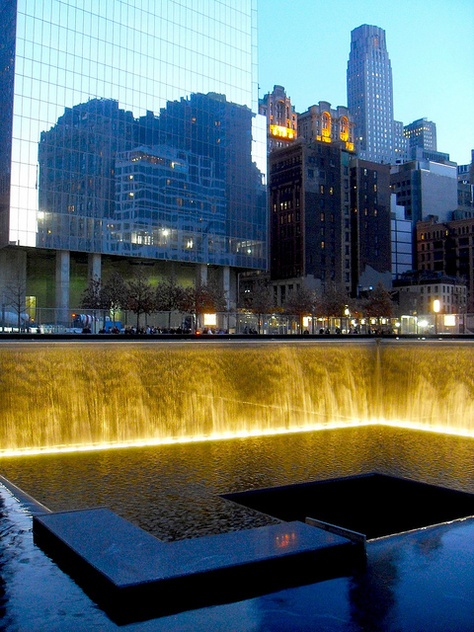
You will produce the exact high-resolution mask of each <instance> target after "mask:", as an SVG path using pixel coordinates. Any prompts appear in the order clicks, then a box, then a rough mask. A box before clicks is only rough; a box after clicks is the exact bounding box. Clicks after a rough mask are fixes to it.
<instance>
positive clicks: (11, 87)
mask: <svg viewBox="0 0 474 632" xmlns="http://www.w3.org/2000/svg"><path fill="white" fill-rule="evenodd" d="M0 17H1V20H2V25H3V31H2V35H1V36H0V72H1V75H2V76H1V80H2V93H1V95H0V103H1V110H2V120H1V121H0V128H1V129H0V142H1V157H0V187H1V189H0V247H2V248H10V249H11V248H13V247H15V248H17V249H18V248H23V249H26V250H27V251H28V249H37V250H40V249H41V250H45V249H46V250H47V251H51V250H52V251H57V252H61V253H63V254H62V255H61V256H62V257H63V260H64V253H74V252H79V253H86V254H90V255H96V256H98V255H107V256H117V257H141V258H146V259H152V260H153V259H155V260H172V261H177V262H191V263H196V264H207V265H209V264H212V265H216V266H229V267H231V268H233V269H234V271H238V270H241V269H265V268H266V262H267V246H266V244H267V226H266V224H267V219H266V173H265V172H266V127H265V119H264V118H263V117H261V116H260V115H258V86H257V69H256V18H257V12H256V0H239V2H238V3H235V2H232V0H179V1H174V0H173V1H172V0H120V1H117V2H111V1H110V0H61V1H59V0H50V1H48V2H43V1H42V0H0ZM28 256H31V253H30V254H29V255H28ZM63 263H64V261H63ZM60 269H61V266H57V267H56V276H57V275H58V274H59V273H58V270H60ZM96 270H97V265H96ZM56 293H57V292H56ZM62 302H63V303H64V302H65V299H64V297H63V299H62Z"/></svg>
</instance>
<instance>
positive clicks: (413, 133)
mask: <svg viewBox="0 0 474 632" xmlns="http://www.w3.org/2000/svg"><path fill="white" fill-rule="evenodd" d="M403 135H404V137H405V138H406V139H407V142H408V152H409V155H410V158H415V157H416V156H415V155H412V149H413V148H414V147H422V148H423V149H428V150H431V151H437V149H438V148H437V143H436V123H433V121H428V119H427V118H421V119H418V120H416V121H413V123H409V124H408V125H405V126H404V128H403Z"/></svg>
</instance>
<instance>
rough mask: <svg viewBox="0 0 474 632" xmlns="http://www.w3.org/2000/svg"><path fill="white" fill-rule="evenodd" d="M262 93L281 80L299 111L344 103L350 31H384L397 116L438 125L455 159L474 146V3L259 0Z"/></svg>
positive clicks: (464, 158)
mask: <svg viewBox="0 0 474 632" xmlns="http://www.w3.org/2000/svg"><path fill="white" fill-rule="evenodd" d="M258 15H259V18H258V26H259V30H258V38H259V41H258V44H259V85H260V97H262V96H263V95H264V94H266V93H267V92H270V91H271V90H272V89H273V86H274V85H275V84H278V85H282V86H284V87H285V89H286V93H287V95H288V96H289V97H291V100H292V103H293V105H294V106H295V108H296V111H297V112H303V111H305V110H306V109H307V108H308V107H309V106H310V105H313V104H314V103H317V102H318V101H329V102H330V103H331V104H332V106H333V107H335V106H337V105H347V96H346V68H347V60H348V57H349V49H350V37H351V35H350V34H351V31H352V29H354V28H356V27H358V26H360V25H361V24H373V25H375V26H379V27H381V28H383V29H384V30H385V32H386V40H387V49H388V53H389V57H390V60H391V62H392V73H393V87H394V114H395V119H397V120H399V121H403V123H404V124H407V123H411V122H412V121H414V120H416V119H418V118H422V117H427V118H428V119H429V120H431V121H434V122H435V123H436V128H437V137H438V150H439V151H444V152H447V153H449V154H450V157H451V160H454V161H455V162H457V163H458V164H467V163H469V162H470V161H471V149H474V0H397V1H396V2H394V1H393V0H391V1H390V0H337V1H335V2H331V1H328V0H325V1H323V0H294V1H293V2H288V0H258Z"/></svg>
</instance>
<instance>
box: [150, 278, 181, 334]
mask: <svg viewBox="0 0 474 632" xmlns="http://www.w3.org/2000/svg"><path fill="white" fill-rule="evenodd" d="M155 301H156V305H155V307H156V310H157V311H159V312H168V329H170V327H171V313H172V312H174V311H183V305H184V304H185V302H186V291H185V289H184V288H183V287H182V286H181V285H179V283H178V282H177V280H176V277H174V276H170V277H169V278H167V279H165V280H164V281H160V282H159V283H158V285H157V286H156V292H155Z"/></svg>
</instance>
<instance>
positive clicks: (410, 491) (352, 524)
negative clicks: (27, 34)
mask: <svg viewBox="0 0 474 632" xmlns="http://www.w3.org/2000/svg"><path fill="white" fill-rule="evenodd" d="M223 498H225V499H227V500H231V501H233V502H235V503H238V504H239V505H243V506H245V507H248V508H250V509H253V510H257V511H260V512H262V513H264V514H268V515H270V516H273V517H275V518H278V519H280V520H285V521H290V520H300V521H303V522H304V520H305V519H306V518H307V517H309V518H315V519H317V520H321V521H323V522H328V523H331V524H334V525H337V526H341V527H344V528H345V529H350V530H351V531H357V532H359V533H363V534H365V535H366V537H367V539H374V538H379V537H383V536H387V535H392V534H395V533H401V532H404V531H410V530H413V529H420V528H422V527H427V526H429V525H434V524H440V523H444V522H449V521H452V520H456V519H460V518H465V517H467V516H472V515H474V494H469V493H466V492H461V491H457V490H453V489H447V488H444V487H439V486H437V485H429V484H426V483H421V482H417V481H413V480H409V479H405V478H399V477H394V476H389V475H384V474H379V473H376V472H373V473H369V474H363V475H358V476H349V477H344V478H337V479H331V480H325V481H317V482H307V483H300V484H295V485H284V486H281V487H274V488H266V489H255V490H252V491H246V492H240V493H231V494H224V495H223Z"/></svg>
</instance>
